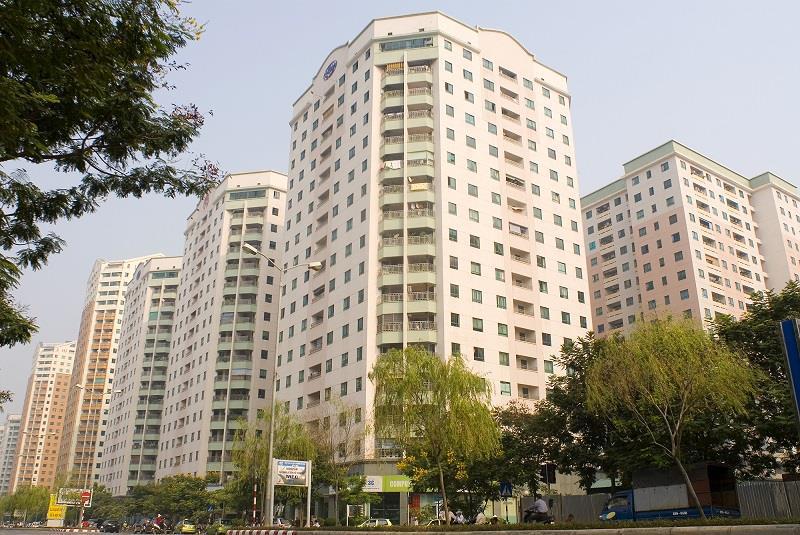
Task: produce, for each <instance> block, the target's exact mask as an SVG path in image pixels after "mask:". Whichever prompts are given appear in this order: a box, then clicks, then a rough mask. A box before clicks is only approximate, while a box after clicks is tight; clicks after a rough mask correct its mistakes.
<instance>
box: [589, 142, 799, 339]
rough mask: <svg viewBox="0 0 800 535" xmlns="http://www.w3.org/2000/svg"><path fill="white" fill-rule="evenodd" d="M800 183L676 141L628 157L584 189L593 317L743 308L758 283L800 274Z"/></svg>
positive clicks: (609, 319) (611, 324)
mask: <svg viewBox="0 0 800 535" xmlns="http://www.w3.org/2000/svg"><path fill="white" fill-rule="evenodd" d="M798 200H800V198H798V194H797V190H796V188H795V187H794V186H793V185H792V184H790V183H788V182H786V181H785V180H783V179H780V178H778V177H777V176H775V175H773V174H771V173H765V174H762V175H759V176H757V177H755V178H753V179H748V178H746V177H744V176H742V175H740V174H738V173H736V172H734V171H732V170H730V169H728V168H727V167H724V166H722V165H720V164H719V163H717V162H715V161H713V160H711V159H710V158H708V157H706V156H704V155H702V154H700V153H698V152H696V151H693V150H692V149H690V148H688V147H686V146H684V145H681V144H680V143H677V142H675V141H669V142H667V143H665V144H663V145H661V146H659V147H657V148H655V149H653V150H651V151H649V152H647V153H645V154H643V155H641V156H639V157H637V158H635V159H633V160H631V161H630V162H628V163H626V164H625V165H624V175H623V176H622V177H621V178H619V179H617V180H615V181H614V182H612V183H610V184H608V185H607V186H605V187H603V188H601V189H599V190H597V191H595V192H593V193H590V194H589V195H586V196H585V197H583V198H582V199H581V207H582V211H583V218H584V228H585V240H586V249H587V257H588V262H589V265H588V270H589V280H590V286H591V292H592V295H591V297H592V309H593V315H592V318H593V320H592V322H593V324H594V326H595V330H596V332H597V333H599V334H601V335H602V334H607V333H609V332H610V331H614V330H617V329H628V328H630V326H631V325H633V324H635V323H636V322H637V321H641V320H642V319H643V318H646V317H654V316H662V315H672V316H675V317H679V316H681V315H683V316H689V317H693V318H696V319H697V320H698V321H700V322H704V321H705V320H706V319H710V318H714V317H716V316H717V315H718V314H730V315H733V316H735V317H739V316H741V315H742V314H743V313H744V312H745V311H746V310H747V307H748V304H749V296H750V294H751V293H753V292H757V291H761V290H765V289H767V288H773V289H780V288H782V287H783V286H784V285H785V284H786V282H788V281H789V280H790V279H791V280H800V277H799V276H798V273H800V266H798V259H800V245H799V243H800V239H798V232H800V209H798V206H797V203H798Z"/></svg>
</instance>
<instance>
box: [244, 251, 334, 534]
mask: <svg viewBox="0 0 800 535" xmlns="http://www.w3.org/2000/svg"><path fill="white" fill-rule="evenodd" d="M242 248H243V249H244V250H245V251H247V252H248V253H250V254H253V255H258V256H260V257H262V258H263V259H265V260H266V261H267V264H268V265H270V266H272V267H274V268H275V269H277V270H278V271H280V272H281V280H280V284H279V285H278V301H277V303H276V304H277V309H278V313H277V316H276V321H280V314H281V296H282V295H283V288H284V284H283V277H284V275H286V272H287V271H290V270H292V269H296V268H300V267H305V268H306V269H308V270H310V271H314V272H318V271H320V270H321V269H322V262H318V261H312V262H305V263H302V264H296V265H294V266H289V267H285V268H280V267H278V265H277V264H275V262H274V261H273V260H272V259H271V258H269V257H268V256H267V255H265V254H264V253H262V252H261V251H260V250H258V249H256V248H255V247H254V246H252V245H250V244H249V243H247V242H245V243H243V244H242ZM277 375H278V358H277V355H273V356H272V407H270V418H269V455H268V457H269V472H268V473H269V478H270V479H272V465H273V458H272V457H273V454H274V444H273V443H274V441H275V379H276V377H277ZM256 485H257V483H255V482H254V483H253V488H254V490H253V492H254V496H255V487H256ZM308 492H311V488H309V489H308ZM274 509H275V495H274V489H273V485H272V481H267V515H268V517H267V518H268V522H269V524H268V525H272V511H273V510H274ZM262 520H263V519H262Z"/></svg>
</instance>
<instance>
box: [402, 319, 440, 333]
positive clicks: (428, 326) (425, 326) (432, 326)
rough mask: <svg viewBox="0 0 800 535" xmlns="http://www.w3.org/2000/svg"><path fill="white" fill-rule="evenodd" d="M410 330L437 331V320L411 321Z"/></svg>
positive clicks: (409, 323)
mask: <svg viewBox="0 0 800 535" xmlns="http://www.w3.org/2000/svg"><path fill="white" fill-rule="evenodd" d="M408 330H409V331H435V330H436V322H435V321H409V322H408Z"/></svg>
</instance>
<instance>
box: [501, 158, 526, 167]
mask: <svg viewBox="0 0 800 535" xmlns="http://www.w3.org/2000/svg"><path fill="white" fill-rule="evenodd" d="M505 160H506V163H507V164H508V165H513V166H514V167H522V162H518V161H516V160H512V159H511V158H506V159H505Z"/></svg>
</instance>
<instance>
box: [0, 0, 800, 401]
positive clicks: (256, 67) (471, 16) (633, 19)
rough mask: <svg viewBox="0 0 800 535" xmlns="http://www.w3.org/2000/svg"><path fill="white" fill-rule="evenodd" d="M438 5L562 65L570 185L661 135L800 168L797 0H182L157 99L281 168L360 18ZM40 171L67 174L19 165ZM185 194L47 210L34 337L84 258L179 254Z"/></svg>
mask: <svg viewBox="0 0 800 535" xmlns="http://www.w3.org/2000/svg"><path fill="white" fill-rule="evenodd" d="M432 10H440V11H443V12H445V13H447V14H449V15H450V16H453V17H455V18H457V19H460V20H462V21H463V22H465V23H467V24H470V25H479V26H482V27H489V28H498V29H502V30H505V31H507V32H509V33H511V34H512V35H514V36H515V37H516V38H517V39H518V40H519V41H520V42H522V43H523V44H524V45H525V46H526V47H527V48H528V49H529V50H530V51H531V52H533V53H534V54H535V55H536V56H537V58H538V59H539V60H540V61H542V62H543V63H545V64H547V65H549V66H551V67H553V68H555V69H556V70H558V71H560V72H563V73H565V74H566V75H567V76H568V77H569V85H570V92H571V93H572V96H573V108H572V122H573V126H574V129H575V150H576V156H577V158H576V160H577V165H578V170H579V180H580V187H581V193H582V194H586V193H588V192H589V191H591V190H593V189H596V188H597V187H600V186H602V185H603V184H605V183H606V182H608V181H610V180H611V179H614V178H617V177H618V176H619V175H620V174H621V169H622V163H624V162H626V161H628V160H630V159H631V158H633V157H635V156H638V155H639V154H641V153H643V152H645V151H647V150H649V149H651V148H653V147H655V146H657V145H659V144H661V143H663V142H664V141H666V140H668V139H671V138H674V139H676V140H678V141H680V142H682V143H684V144H686V145H688V146H690V147H692V148H694V149H695V150H698V151H700V152H702V153H704V154H706V155H708V156H710V157H711V158H713V159H715V160H717V161H719V162H720V163H722V164H723V165H726V166H728V167H730V168H732V169H734V170H736V171H738V172H740V173H742V174H744V175H745V176H754V175H756V174H758V173H761V172H763V171H765V170H770V171H773V172H774V173H776V174H778V175H779V176H781V177H783V178H785V179H788V180H789V181H792V182H800V159H798V156H797V155H798V152H799V151H798V147H800V133H798V128H797V125H799V124H800V105H798V103H797V99H798V95H799V94H800V91H799V90H798V89H799V88H800V60H798V52H800V38H799V37H798V31H797V28H796V23H797V21H798V20H800V3H798V2H792V1H784V2H778V1H762V2H743V1H723V0H719V1H711V0H694V1H682V0H678V1H674V2H669V3H664V2H646V1H642V0H639V1H633V0H632V1H613V0H606V1H603V2H599V1H573V2H555V1H550V2H541V1H538V0H537V1H533V0H528V1H502V0H495V1H493V2H475V1H472V0H462V1H459V2H455V1H453V2H421V1H405V2H385V1H380V0H372V1H349V0H348V1H346V2H310V1H295V2H276V1H269V2H268V1H255V0H251V1H245V0H227V1H217V0H194V1H193V2H192V3H190V4H187V5H186V6H185V11H186V13H187V14H190V15H192V16H194V17H196V18H197V19H199V20H200V21H203V22H206V23H207V27H206V32H205V34H204V35H203V36H202V38H201V40H200V41H199V42H196V43H192V44H190V45H189V47H188V48H186V49H184V50H183V51H182V52H181V54H180V56H179V59H180V60H181V61H185V62H188V63H189V68H188V69H187V70H186V71H181V72H179V73H177V75H176V76H174V77H173V81H174V83H175V84H176V85H177V86H178V87H177V89H176V90H175V91H173V92H171V93H170V94H168V95H163V96H162V101H163V102H164V103H165V104H167V103H173V102H174V103H186V102H194V103H195V104H197V105H199V106H200V107H201V108H202V109H205V110H209V109H211V110H213V116H211V117H208V120H207V122H206V126H205V127H204V129H203V133H202V135H201V136H200V137H199V138H198V139H197V141H196V143H195V145H194V150H195V151H197V152H202V153H204V154H206V155H207V156H208V157H209V158H211V159H213V160H216V161H218V162H219V163H220V164H221V166H222V168H223V169H224V170H227V171H243V170H255V169H275V170H279V171H285V170H286V167H287V163H286V161H287V154H288V126H287V123H288V120H289V117H290V111H291V104H292V102H294V100H295V99H296V98H297V97H298V96H299V95H300V93H301V92H302V91H303V90H304V89H305V88H306V87H307V85H308V83H309V82H310V79H311V76H312V75H313V74H314V73H315V72H316V70H317V68H318V67H319V65H320V63H321V62H322V60H323V59H324V58H325V56H326V55H327V54H328V52H329V51H330V50H331V49H332V48H334V47H336V46H338V45H340V44H342V43H344V42H346V41H347V40H348V39H350V38H352V37H354V36H355V35H356V34H357V33H358V32H359V31H360V30H361V29H362V28H363V27H364V26H365V25H366V24H367V23H368V22H369V21H370V20H371V19H372V18H375V17H383V16H389V15H398V14H403V13H413V12H418V11H432ZM31 171H32V173H33V176H32V178H33V179H34V180H37V181H38V182H41V183H42V184H46V185H54V184H65V183H67V182H66V180H67V178H66V177H63V176H57V175H54V174H52V173H49V172H47V171H44V170H42V171H40V170H38V169H37V170H31ZM194 203H195V201H194V200H192V199H176V200H165V199H161V198H155V197H148V198H145V199H143V200H126V201H120V200H112V201H109V202H108V203H106V204H105V205H104V207H103V208H102V209H101V210H100V211H99V212H98V213H96V214H93V215H91V216H89V217H86V218H84V219H82V220H80V221H75V222H68V223H65V224H62V225H59V226H58V232H59V233H60V234H61V235H62V237H64V238H65V239H66V240H67V242H68V248H67V249H66V251H65V252H64V253H63V254H61V255H59V256H58V257H56V258H54V259H53V261H52V262H51V263H50V264H49V265H48V266H47V267H46V268H45V269H44V270H43V271H41V272H38V273H33V274H29V275H26V277H25V279H24V281H23V284H22V286H21V288H20V289H19V291H18V292H17V298H18V300H19V301H20V302H22V303H25V304H27V305H28V306H29V310H30V313H31V314H33V315H34V316H36V317H38V319H39V324H40V327H41V332H40V335H39V336H37V337H36V341H39V340H45V341H60V340H66V339H72V338H75V337H76V336H77V330H78V323H79V319H80V312H81V307H82V304H83V298H84V291H85V282H86V278H87V276H88V274H89V269H90V268H91V265H92V262H93V261H94V259H95V258H100V257H102V258H107V259H114V258H121V257H131V256H140V255H142V254H147V253H151V252H158V251H160V252H164V253H165V254H180V252H181V250H182V247H183V234H182V231H183V225H184V221H185V218H186V216H187V215H188V214H189V213H190V211H191V210H192V208H193V207H194ZM32 354H33V346H26V347H16V348H12V349H4V350H0V388H7V389H11V390H14V391H15V392H17V400H16V401H15V402H14V403H13V404H11V405H10V406H8V407H7V410H14V409H19V408H20V407H21V402H22V398H23V397H24V389H25V382H26V380H27V375H28V372H29V367H30V359H31V356H32Z"/></svg>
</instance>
